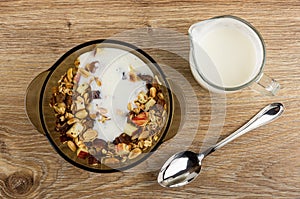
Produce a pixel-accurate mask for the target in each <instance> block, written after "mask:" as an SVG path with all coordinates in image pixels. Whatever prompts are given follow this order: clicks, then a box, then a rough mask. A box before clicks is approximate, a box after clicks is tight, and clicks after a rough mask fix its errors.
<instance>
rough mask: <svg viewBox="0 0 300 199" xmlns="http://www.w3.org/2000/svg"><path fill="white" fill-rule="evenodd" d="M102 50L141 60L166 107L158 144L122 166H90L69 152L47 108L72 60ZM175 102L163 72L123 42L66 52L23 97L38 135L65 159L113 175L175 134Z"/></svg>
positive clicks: (96, 43)
mask: <svg viewBox="0 0 300 199" xmlns="http://www.w3.org/2000/svg"><path fill="white" fill-rule="evenodd" d="M102 47H105V48H106V47H108V48H117V49H121V50H124V51H127V52H128V53H130V54H133V55H134V56H136V57H138V58H139V59H140V60H142V61H143V62H144V63H145V64H146V66H147V67H148V68H149V69H150V70H151V71H152V73H153V74H154V75H156V76H157V77H158V79H159V81H160V82H161V84H162V86H161V87H162V92H163V94H164V96H165V100H166V105H167V117H166V121H165V123H164V126H163V128H162V130H161V132H160V133H159V134H158V135H159V136H158V139H157V141H155V142H154V144H153V145H152V146H151V147H149V149H147V150H145V151H143V153H142V154H141V155H140V156H139V157H137V158H135V159H132V160H129V161H126V163H125V164H123V163H122V164H117V165H113V166H111V165H105V164H102V163H100V164H95V165H93V164H89V163H88V158H86V159H82V158H78V157H77V155H76V153H74V152H73V151H71V150H70V149H69V148H68V146H67V144H65V143H63V142H62V141H61V140H60V134H59V132H56V131H55V125H56V124H55V121H56V118H55V114H54V110H53V108H51V107H50V106H49V104H50V101H51V97H52V88H53V87H55V86H57V82H58V80H59V79H60V78H61V76H62V75H64V74H65V73H66V71H67V70H68V69H69V68H70V66H73V65H74V61H75V60H76V59H77V58H78V57H79V56H80V55H82V54H83V53H86V52H89V51H93V50H94V49H95V48H102ZM174 100H176V99H175V97H174V96H173V95H172V92H171V88H170V85H169V82H168V81H167V79H166V77H165V75H164V73H163V71H162V70H161V68H160V67H159V65H158V64H157V63H156V62H155V61H154V60H153V59H152V58H151V57H150V56H149V55H148V54H147V53H145V52H144V51H143V50H141V49H139V48H137V47H135V46H134V45H131V44H129V43H125V42H122V41H117V40H94V41H89V42H86V43H83V44H81V45H79V46H76V47H74V48H73V49H71V50H69V51H68V52H66V53H65V54H64V55H63V56H62V57H61V58H60V59H59V60H58V61H57V62H56V63H55V64H54V65H53V66H52V67H51V68H50V69H48V70H47V71H44V72H42V73H41V74H39V75H38V76H37V77H36V78H35V79H34V80H33V81H32V82H31V83H30V85H29V87H28V89H27V94H26V111H27V115H28V117H29V119H30V121H31V122H32V124H33V125H34V126H35V127H36V128H37V130H38V131H39V132H41V133H42V134H44V135H46V136H47V138H48V140H49V142H50V143H51V145H52V146H53V147H54V149H55V150H56V151H57V152H58V153H59V154H60V155H61V156H62V157H63V158H64V159H65V160H67V161H68V162H70V163H71V164H73V165H75V166H77V167H79V168H82V169H85V170H88V171H93V172H115V171H122V170H125V169H128V168H131V167H133V166H135V165H137V164H139V163H141V162H142V161H143V160H145V159H146V158H147V157H149V155H150V154H151V153H152V152H154V151H155V150H156V149H157V148H158V147H159V145H160V144H161V143H162V142H164V141H165V140H166V139H169V138H170V137H172V136H173V135H174V134H175V133H176V128H174V123H176V124H177V123H178V120H177V122H176V121H174V117H173V116H174V111H175V108H174V103H175V101H174ZM177 110H180V108H177ZM176 115H177V116H179V115H180V113H177V114H176ZM172 123H173V124H172ZM176 124H175V125H176Z"/></svg>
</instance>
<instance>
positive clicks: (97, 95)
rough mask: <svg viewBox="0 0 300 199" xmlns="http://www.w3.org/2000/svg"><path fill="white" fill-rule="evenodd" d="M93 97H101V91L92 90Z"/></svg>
mask: <svg viewBox="0 0 300 199" xmlns="http://www.w3.org/2000/svg"><path fill="white" fill-rule="evenodd" d="M91 98H92V99H101V96H100V91H98V90H97V91H92V92H91Z"/></svg>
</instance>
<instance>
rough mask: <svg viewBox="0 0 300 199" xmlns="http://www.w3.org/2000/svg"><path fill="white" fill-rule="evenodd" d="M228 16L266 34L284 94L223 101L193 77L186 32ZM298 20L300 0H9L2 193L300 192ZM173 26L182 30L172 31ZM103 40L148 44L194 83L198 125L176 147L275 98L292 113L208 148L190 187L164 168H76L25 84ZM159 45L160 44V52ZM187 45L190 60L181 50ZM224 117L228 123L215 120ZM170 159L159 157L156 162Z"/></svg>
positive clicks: (3, 55)
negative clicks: (46, 132)
mask: <svg viewBox="0 0 300 199" xmlns="http://www.w3.org/2000/svg"><path fill="white" fill-rule="evenodd" d="M225 14H230V15H236V16H239V17H242V18H244V19H246V20H247V21H249V22H250V23H251V24H253V25H254V26H255V27H256V28H257V29H258V30H259V31H260V32H261V34H262V35H263V37H264V40H265V43H266V49H267V64H266V67H265V72H266V73H267V74H269V75H270V76H272V77H273V78H274V79H276V80H278V82H280V84H281V87H282V88H281V90H280V92H279V93H278V95H277V96H275V97H268V96H263V95H261V94H259V93H256V92H254V91H252V90H250V89H245V90H243V91H241V92H238V93H234V94H230V95H227V96H226V98H225V99H224V100H225V101H222V102H221V103H218V100H219V98H218V97H216V96H214V95H210V94H209V93H208V92H207V91H206V90H204V89H202V88H201V87H200V86H199V85H198V84H197V83H196V81H195V80H194V79H193V77H192V75H191V73H190V70H189V64H188V61H187V60H186V59H184V57H185V56H186V55H187V54H188V38H187V30H188V28H189V26H190V25H191V24H193V23H195V22H197V21H201V20H204V19H207V18H210V17H213V16H217V15H225ZM299 27H300V3H299V1H290V0H288V1H283V0H281V1H272V0H266V1H261V2H260V1H233V2H231V3H230V2H229V1H223V0H216V1H195V0H189V1H177V0H157V1H144V0H140V1H135V0H124V1H101V0H100V1H96V0H88V1H75V0H71V1H58V0H53V1H50V0H43V1H33V0H28V1H22V0H1V1H0V41H1V42H0V61H1V67H0V74H1V78H0V85H1V86H0V93H1V96H2V97H0V158H1V159H0V198H129V197H130V198H300V144H299V143H300V136H299V131H300V127H299V121H300V114H299V113H300V103H299V99H300V87H299V85H300V75H299V64H300V61H299V59H300V29H299ZM126 31H129V32H130V31H131V32H130V34H127V33H128V32H126ZM139 31H141V32H142V33H143V34H145V35H146V37H147V39H149V38H151V35H154V36H155V39H154V41H155V42H156V43H155V45H154V46H150V47H151V48H149V49H147V48H146V47H147V45H149V44H147V43H143V38H141V37H139ZM161 31H167V32H163V34H160V33H161ZM169 32H171V33H174V35H173V36H174V38H173V37H168V34H165V33H169ZM136 33H138V34H136ZM176 37H178V38H177V39H176ZM105 38H122V39H123V40H125V41H130V42H133V43H134V44H136V45H138V46H139V47H142V48H145V50H146V51H147V52H149V54H150V55H151V56H153V58H154V59H156V60H159V62H161V63H164V64H166V65H168V66H171V68H173V69H174V70H175V72H177V74H181V75H182V76H183V77H184V78H185V79H186V80H187V82H188V83H189V84H190V86H191V87H190V88H192V91H194V94H195V95H194V97H195V98H196V100H195V98H189V97H186V99H185V100H186V103H188V104H189V105H190V108H191V109H190V110H192V109H195V112H193V111H191V112H190V113H189V115H187V116H186V117H187V120H186V124H187V126H186V128H187V131H188V132H187V133H189V132H191V131H193V130H196V133H195V135H194V136H192V137H191V136H185V137H184V139H185V141H187V142H190V146H180V145H176V146H175V145H173V146H171V145H172V140H170V141H169V142H165V143H164V144H163V146H162V147H163V148H167V147H170V151H169V153H171V152H173V151H174V150H175V149H176V150H180V149H181V148H184V147H188V148H190V149H191V150H194V151H199V149H200V148H201V147H202V148H203V147H204V145H205V144H207V141H206V140H207V138H209V137H210V134H209V132H210V131H212V130H216V131H217V135H218V136H217V137H216V138H214V141H216V140H217V139H221V138H222V137H224V136H226V135H228V134H230V132H232V131H233V130H235V129H237V128H238V127H239V126H241V125H242V124H243V123H244V122H245V121H247V120H248V119H250V117H251V116H252V115H254V114H255V113H256V112H258V110H260V108H262V107H263V106H265V105H266V104H268V103H271V102H277V101H278V102H282V103H284V105H285V107H286V111H285V113H284V115H283V116H282V117H281V118H280V119H278V120H277V121H276V122H274V123H271V124H269V125H268V126H265V127H261V128H259V129H257V130H255V131H253V132H251V133H249V134H247V135H244V136H243V137H241V138H239V139H238V140H236V141H234V142H233V143H230V144H229V145H227V146H225V147H224V148H222V150H220V151H218V152H215V153H214V154H212V155H211V156H209V157H208V158H207V159H206V160H205V162H204V167H203V171H202V173H201V176H200V177H199V178H198V179H197V180H195V181H194V182H192V183H191V184H190V185H188V186H185V187H181V188H173V189H166V188H162V187H161V186H159V185H158V184H157V182H156V177H157V172H158V171H157V170H154V169H150V168H149V170H147V169H146V170H144V171H139V172H138V171H137V172H118V173H110V174H101V173H91V172H87V171H84V170H82V169H79V168H76V167H74V166H72V165H71V164H69V163H68V162H66V161H65V160H64V159H63V158H61V157H60V156H59V155H58V154H57V153H56V152H55V150H54V149H53V148H52V147H51V145H50V144H49V142H48V141H47V138H46V137H45V136H43V135H41V134H40V133H38V131H37V130H35V128H34V127H33V126H32V125H31V123H30V122H29V120H28V119H27V116H26V113H25V107H24V97H25V93H26V88H27V86H28V84H29V83H30V82H31V80H32V79H33V78H34V77H35V76H36V75H38V74H39V73H41V72H42V71H44V70H46V69H48V68H49V67H50V66H52V65H53V64H54V62H55V61H56V60H57V59H59V58H60V57H61V56H62V55H63V54H64V53H65V52H66V51H68V50H69V49H71V48H72V47H74V46H76V45H78V44H80V43H83V42H85V41H89V40H94V39H105ZM152 39H153V37H152ZM168 46H171V47H172V49H173V50H174V51H173V52H172V53H170V52H169V51H168V49H167V47H168ZM157 47H159V48H161V49H162V50H161V49H160V50H161V52H160V53H153V51H152V50H153V49H155V48H157ZM176 47H178V49H177V50H178V51H176V49H175V48H176ZM151 52H152V53H151ZM181 53H182V55H183V58H182V57H181V58H180V57H179V56H178V54H179V55H181ZM190 88H189V89H190ZM192 91H191V92H192ZM222 103H223V104H222ZM218 108H220V112H218V111H216V109H218ZM224 111H226V115H224V114H223V115H222V113H225V112H224ZM197 114H200V117H199V115H197ZM223 116H224V117H223ZM195 117H196V119H195ZM222 117H223V119H222ZM189 118H194V119H193V120H191V119H189ZM216 118H219V119H220V118H221V119H220V121H221V122H220V123H218V122H215V120H214V119H216ZM199 121H200V123H198V122H199ZM198 124H199V125H198ZM222 127H223V128H222ZM175 138H176V137H175ZM174 147H175V148H174ZM172 150H173V151H172ZM158 151H159V150H158ZM168 155H169V154H167V155H166V158H167V156H168ZM164 160H165V159H164ZM162 164H163V161H161V162H158V163H157V164H156V166H157V168H158V166H159V165H160V166H161V165H162Z"/></svg>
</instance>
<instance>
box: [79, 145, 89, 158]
mask: <svg viewBox="0 0 300 199" xmlns="http://www.w3.org/2000/svg"><path fill="white" fill-rule="evenodd" d="M88 156H89V152H88V150H87V148H78V149H77V157H78V158H82V159H85V158H87V157H88Z"/></svg>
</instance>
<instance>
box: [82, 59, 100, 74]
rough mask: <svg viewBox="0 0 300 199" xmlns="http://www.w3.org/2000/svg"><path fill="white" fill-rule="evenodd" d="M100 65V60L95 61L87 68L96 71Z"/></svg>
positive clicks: (86, 67)
mask: <svg viewBox="0 0 300 199" xmlns="http://www.w3.org/2000/svg"><path fill="white" fill-rule="evenodd" d="M99 66H100V62H99V61H94V62H91V63H89V64H87V65H86V66H85V69H86V70H87V71H89V72H91V73H95V72H96V70H97V68H98V67H99Z"/></svg>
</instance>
